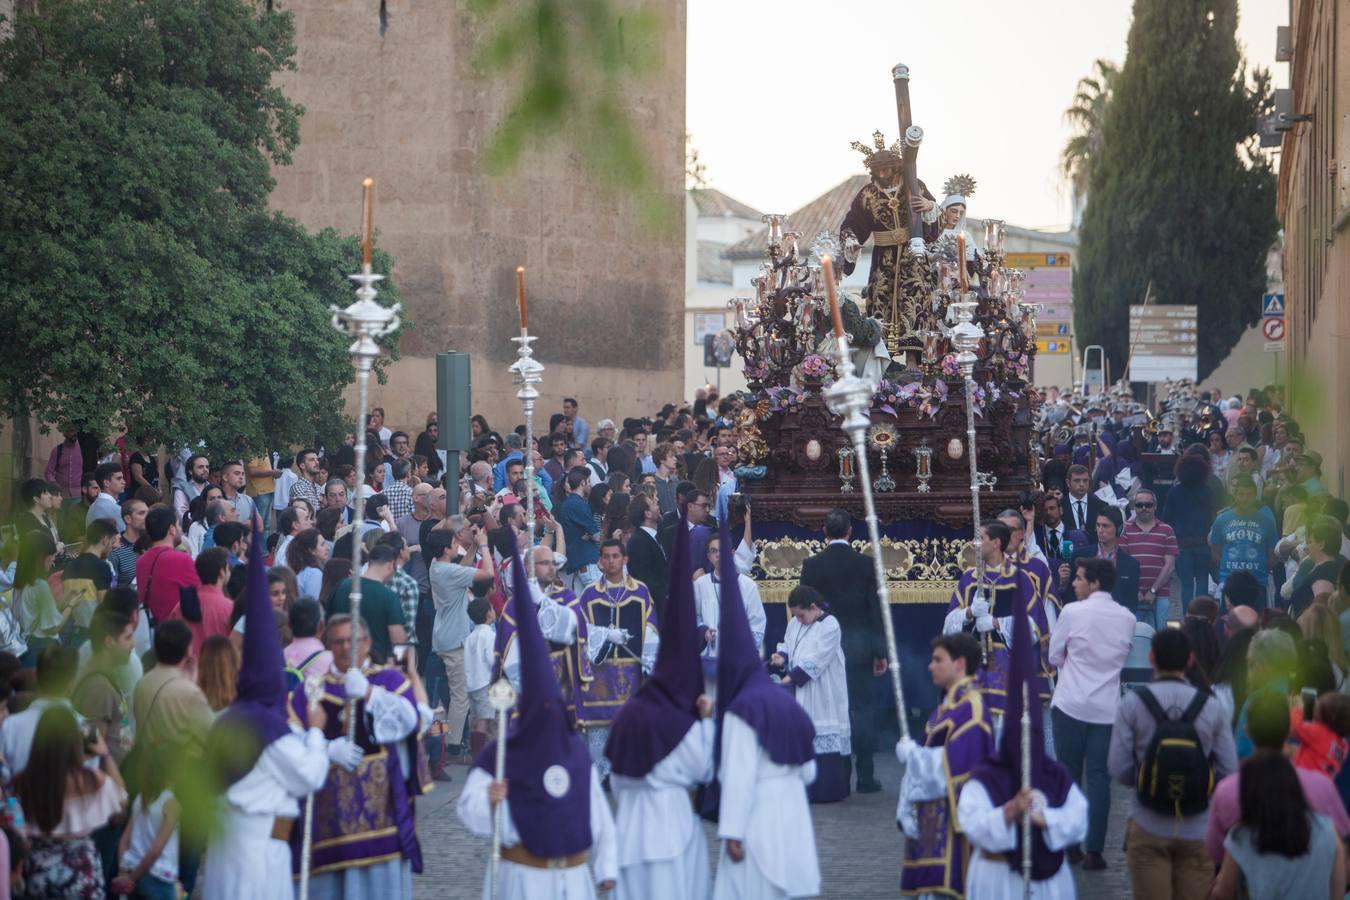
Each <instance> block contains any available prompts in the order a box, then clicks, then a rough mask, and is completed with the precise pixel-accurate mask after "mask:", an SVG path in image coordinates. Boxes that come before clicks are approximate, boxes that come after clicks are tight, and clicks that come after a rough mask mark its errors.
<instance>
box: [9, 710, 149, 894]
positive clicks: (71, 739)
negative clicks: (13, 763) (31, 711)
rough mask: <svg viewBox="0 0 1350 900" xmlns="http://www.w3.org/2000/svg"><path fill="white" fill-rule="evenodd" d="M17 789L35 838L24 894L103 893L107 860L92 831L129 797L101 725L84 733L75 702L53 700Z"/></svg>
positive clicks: (30, 836) (30, 834)
mask: <svg viewBox="0 0 1350 900" xmlns="http://www.w3.org/2000/svg"><path fill="white" fill-rule="evenodd" d="M90 758H96V759H97V760H98V768H97V769H89V768H86V766H85V761H86V760H87V759H90ZM15 789H16V793H17V794H18V797H19V804H20V806H22V807H23V811H24V817H25V819H26V820H27V821H26V829H27V835H28V841H29V848H28V859H27V860H26V861H25V862H24V894H23V896H25V897H31V898H39V897H41V898H43V900H52V898H68V900H95V898H102V897H103V896H104V895H105V891H104V882H103V864H102V862H101V860H100V859H99V854H98V850H97V849H95V847H94V841H93V839H92V838H91V837H90V835H91V834H93V833H94V832H95V831H97V830H98V829H100V828H102V827H103V826H105V825H107V824H108V821H109V820H110V819H111V818H112V817H113V816H115V815H117V814H118V813H119V812H121V810H122V807H123V805H124V804H125V803H126V799H127V792H126V788H125V787H124V786H123V784H122V774H121V773H120V772H119V771H118V769H117V763H116V762H115V761H114V760H113V758H112V754H111V753H109V752H108V745H107V742H105V741H104V739H103V736H102V735H101V734H100V733H99V732H98V731H97V730H94V731H92V732H91V733H90V735H89V736H88V737H86V736H84V735H82V734H81V733H80V727H79V725H78V724H76V722H75V714H74V713H73V712H71V711H70V709H69V708H68V707H66V706H64V705H62V704H55V705H53V706H51V707H48V708H47V710H46V711H45V712H43V713H42V718H40V719H39V720H38V725H37V731H36V732H35V733H34V735H33V752H32V755H31V756H30V757H29V758H28V768H26V769H24V770H23V772H22V773H20V774H19V777H18V778H17V779H16V781H15Z"/></svg>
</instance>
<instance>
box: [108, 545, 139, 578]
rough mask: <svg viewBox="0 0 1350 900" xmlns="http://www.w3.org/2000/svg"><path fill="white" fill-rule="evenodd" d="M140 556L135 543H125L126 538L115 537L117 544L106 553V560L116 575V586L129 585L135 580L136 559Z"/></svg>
mask: <svg viewBox="0 0 1350 900" xmlns="http://www.w3.org/2000/svg"><path fill="white" fill-rule="evenodd" d="M140 556H141V555H140V554H139V553H137V552H136V547H135V545H134V544H129V543H127V539H126V538H124V537H119V538H118V539H117V546H116V547H114V548H113V551H112V553H109V554H108V562H109V563H110V564H111V565H112V567H113V572H114V574H116V576H117V586H118V587H129V586H130V585H131V583H132V582H133V581H135V580H136V560H138V559H140Z"/></svg>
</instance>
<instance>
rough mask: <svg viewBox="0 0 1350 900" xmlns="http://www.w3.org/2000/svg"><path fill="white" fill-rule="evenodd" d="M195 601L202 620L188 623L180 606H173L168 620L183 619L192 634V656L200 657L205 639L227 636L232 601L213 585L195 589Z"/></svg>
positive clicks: (232, 609) (232, 607) (232, 610)
mask: <svg viewBox="0 0 1350 900" xmlns="http://www.w3.org/2000/svg"><path fill="white" fill-rule="evenodd" d="M197 600H198V602H199V603H200V604H201V607H202V620H201V621H200V622H189V621H188V620H187V619H184V618H183V609H182V607H181V606H174V608H173V612H171V613H169V618H170V619H183V623H184V624H185V625H187V627H188V631H190V632H192V655H193V656H200V655H201V652H202V644H205V643H206V639H207V638H210V637H217V636H221V637H224V636H227V635H228V634H229V633H230V613H232V612H234V601H233V600H231V599H230V598H229V597H226V596H225V592H224V591H222V590H221V589H220V588H218V587H216V586H215V585H214V584H204V585H202V586H201V587H199V588H197Z"/></svg>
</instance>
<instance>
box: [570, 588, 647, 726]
mask: <svg viewBox="0 0 1350 900" xmlns="http://www.w3.org/2000/svg"><path fill="white" fill-rule="evenodd" d="M579 602H580V604H581V608H582V610H583V612H584V613H585V616H586V621H587V623H588V624H589V625H603V626H606V627H609V628H623V629H626V630H627V631H628V635H629V640H628V643H627V644H623V645H619V644H615V643H612V642H611V643H609V645H608V647H607V648H606V649H605V655H604V656H603V657H602V658H601V659H599V660H598V661H597V662H596V663H595V665H594V667H593V670H592V671H593V672H594V676H595V677H594V678H593V679H592V680H591V681H590V682H589V683H587V684H583V685H582V686H581V691H580V694H579V698H580V699H579V700H578V702H577V715H578V719H579V720H580V721H581V724H583V725H605V726H608V725H609V723H610V721H612V720H613V718H614V716H615V715H616V714H617V713H618V712H619V708H620V707H621V706H623V705H624V704H625V703H627V702H628V698H629V697H631V696H633V694H635V693H637V689H638V687H639V686H640V685H641V684H642V677H643V676H642V651H643V642H644V641H645V640H646V638H647V629H648V628H649V627H650V628H651V629H652V630H653V631H655V630H656V607H655V605H653V603H652V596H651V594H650V593H648V591H647V586H646V585H645V584H643V583H642V582H640V581H638V580H637V579H635V578H633V577H632V576H624V580H623V582H622V583H621V584H615V585H611V584H607V583H606V581H605V579H604V578H601V579H600V580H599V581H597V582H596V583H595V584H593V585H591V586H590V587H588V588H586V590H585V591H583V592H582V594H581V598H580V600H579Z"/></svg>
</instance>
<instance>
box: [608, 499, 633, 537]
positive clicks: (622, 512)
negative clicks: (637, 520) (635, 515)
mask: <svg viewBox="0 0 1350 900" xmlns="http://www.w3.org/2000/svg"><path fill="white" fill-rule="evenodd" d="M632 502H633V498H631V497H629V496H628V495H627V494H620V493H618V492H611V493H610V495H609V504H608V505H607V506H606V507H605V521H604V527H603V528H601V529H600V533H601V534H603V535H604V536H605V539H606V540H608V539H610V538H614V539H617V540H620V541H623V542H624V545H625V546H627V545H628V538H629V537H630V536H631V535H632V534H633V528H634V527H635V526H634V525H633V524H632V523H631V522H629V521H628V507H629V505H630V504H631V503H632Z"/></svg>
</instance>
